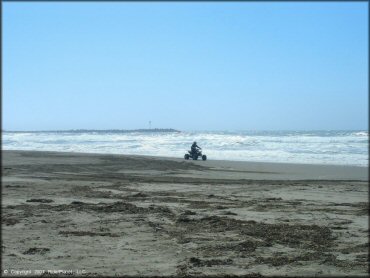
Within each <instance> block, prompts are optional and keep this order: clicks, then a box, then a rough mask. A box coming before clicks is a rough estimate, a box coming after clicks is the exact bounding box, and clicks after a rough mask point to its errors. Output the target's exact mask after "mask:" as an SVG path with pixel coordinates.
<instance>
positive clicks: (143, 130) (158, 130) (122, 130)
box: [3, 128, 181, 133]
mask: <svg viewBox="0 0 370 278" xmlns="http://www.w3.org/2000/svg"><path fill="white" fill-rule="evenodd" d="M3 132H14V133H24V132H29V133H42V132H53V133H62V132H63V133H64V132H70V133H82V132H83V133H132V132H141V133H161V132H163V133H178V132H181V131H179V130H176V129H173V128H150V129H145V128H143V129H69V130H38V131H5V130H3Z"/></svg>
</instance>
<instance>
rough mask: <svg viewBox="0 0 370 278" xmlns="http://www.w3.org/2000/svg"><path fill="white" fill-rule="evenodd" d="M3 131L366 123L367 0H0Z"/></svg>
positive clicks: (357, 126) (311, 126)
mask: <svg viewBox="0 0 370 278" xmlns="http://www.w3.org/2000/svg"><path fill="white" fill-rule="evenodd" d="M2 20H3V92H2V100H3V106H2V113H3V129H5V130H50V129H77V128H88V129H111V128H118V129H131V128H147V127H148V122H149V121H150V120H151V121H152V127H158V128H176V129H180V130H225V129H226V130H251V129H252V130H270V129H271V130H279V129H284V130H287V129H288V130H294V129H295V130H305V129H306V130H307V129H309V130H313V129H314V130H319V129H367V127H368V121H367V116H368V80H367V79H368V3H366V2H357V3H343V2H337V3H324V2H321V3H320V2H318V3H304V2H297V3H283V2H281V3H271V2H265V3H248V2H244V3H241V2H235V3H190V2H189V3H184V2H177V3H161V2H157V3H148V2H142V3H125V2H122V3H93V2H90V3H88V2H86V3H37V2H35V3H3V19H2Z"/></svg>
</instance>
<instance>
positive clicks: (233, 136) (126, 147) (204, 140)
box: [2, 131, 369, 166]
mask: <svg viewBox="0 0 370 278" xmlns="http://www.w3.org/2000/svg"><path fill="white" fill-rule="evenodd" d="M193 141H197V143H198V145H199V146H200V147H202V149H203V154H206V155H207V157H208V159H209V160H236V161H260V162H288V163H308V164H336V165H357V166H368V165H369V153H368V150H369V148H368V147H369V133H368V131H196V132H148V131H145V132H143V131H141V132H140V131H137V132H112V131H58V132H50V131H49V132H19V131H17V132H11V131H3V132H2V149H3V150H36V151H60V152H85V153H107V154H133V155H149V156H166V157H178V158H183V157H184V154H185V153H186V152H187V150H190V145H191V144H192V142H193Z"/></svg>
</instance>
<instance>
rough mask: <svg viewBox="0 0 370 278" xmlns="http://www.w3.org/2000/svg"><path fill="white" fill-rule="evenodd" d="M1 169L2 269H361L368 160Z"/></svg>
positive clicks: (48, 161) (85, 160) (20, 156)
mask: <svg viewBox="0 0 370 278" xmlns="http://www.w3.org/2000/svg"><path fill="white" fill-rule="evenodd" d="M2 166H3V169H2V170H3V171H2V240H3V241H2V271H3V274H4V271H7V274H6V276H12V275H14V274H18V275H21V274H22V273H20V272H16V271H21V270H23V271H31V274H32V275H35V274H38V273H36V272H35V270H45V271H48V270H50V271H65V272H64V274H66V273H67V274H68V273H69V272H68V271H72V272H73V274H74V275H76V276H77V275H83V274H86V275H89V276H92V275H99V276H101V275H109V276H113V275H121V276H122V275H133V276H135V275H137V276H154V275H158V276H170V275H171V276H184V275H191V276H207V275H218V276H222V275H257V276H258V275H262V276H272V275H279V276H283V275H288V276H297V275H298V276H313V275H319V276H320V275H322V276H328V275H333V276H337V275H351V276H354V275H366V274H367V272H368V232H369V229H368V181H367V180H368V169H367V168H365V167H345V166H319V165H316V166H313V165H294V164H274V163H249V162H248V163H246V162H227V161H196V162H194V161H184V160H182V159H173V158H155V157H140V156H122V155H95V154H78V153H53V152H29V151H3V152H2ZM23 273H24V272H23ZM48 273H49V274H50V273H51V272H47V273H46V274H48ZM60 273H63V272H60Z"/></svg>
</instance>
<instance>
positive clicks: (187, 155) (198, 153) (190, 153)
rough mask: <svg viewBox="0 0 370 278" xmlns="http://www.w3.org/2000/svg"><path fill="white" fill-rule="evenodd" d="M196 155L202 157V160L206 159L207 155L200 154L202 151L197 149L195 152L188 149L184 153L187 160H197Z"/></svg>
mask: <svg viewBox="0 0 370 278" xmlns="http://www.w3.org/2000/svg"><path fill="white" fill-rule="evenodd" d="M198 157H202V160H207V156H206V155H205V154H203V155H202V152H201V151H199V150H198V151H197V152H191V151H188V153H186V154H185V155H184V158H185V159H186V160H188V159H189V158H191V159H193V160H198Z"/></svg>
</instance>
